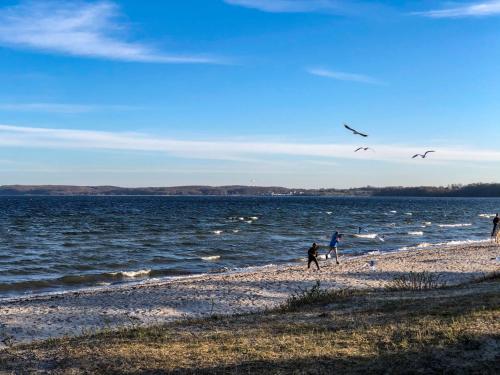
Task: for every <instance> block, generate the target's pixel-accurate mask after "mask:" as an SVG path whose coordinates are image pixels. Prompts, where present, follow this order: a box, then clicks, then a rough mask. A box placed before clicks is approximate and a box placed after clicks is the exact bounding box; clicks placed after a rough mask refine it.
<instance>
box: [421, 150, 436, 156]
mask: <svg viewBox="0 0 500 375" xmlns="http://www.w3.org/2000/svg"><path fill="white" fill-rule="evenodd" d="M429 152H436V151H433V150H430V151H425V154H424V155H427V154H428V153H429Z"/></svg>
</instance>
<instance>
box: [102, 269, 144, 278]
mask: <svg viewBox="0 0 500 375" xmlns="http://www.w3.org/2000/svg"><path fill="white" fill-rule="evenodd" d="M150 273H151V270H139V271H121V272H112V273H111V275H113V276H122V277H126V278H134V277H144V276H149V274H150Z"/></svg>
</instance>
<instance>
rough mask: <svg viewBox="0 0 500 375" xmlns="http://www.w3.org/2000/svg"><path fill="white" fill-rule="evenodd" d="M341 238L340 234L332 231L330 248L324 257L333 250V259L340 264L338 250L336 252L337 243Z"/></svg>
mask: <svg viewBox="0 0 500 375" xmlns="http://www.w3.org/2000/svg"><path fill="white" fill-rule="evenodd" d="M341 238H342V235H341V234H340V233H339V232H335V233H333V236H332V240H331V241H330V249H329V250H328V253H327V254H326V259H328V257H329V256H330V253H331V252H332V251H335V261H336V262H337V264H340V263H339V256H338V252H337V245H338V243H339V241H340V239H341Z"/></svg>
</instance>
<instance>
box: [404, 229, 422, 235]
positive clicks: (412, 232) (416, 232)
mask: <svg viewBox="0 0 500 375" xmlns="http://www.w3.org/2000/svg"><path fill="white" fill-rule="evenodd" d="M408 234H409V235H410V236H423V235H424V232H422V231H421V230H416V231H411V232H408Z"/></svg>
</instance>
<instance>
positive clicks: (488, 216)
mask: <svg viewBox="0 0 500 375" xmlns="http://www.w3.org/2000/svg"><path fill="white" fill-rule="evenodd" d="M478 216H479V217H484V218H487V219H490V218H492V217H495V214H479V215H478Z"/></svg>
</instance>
